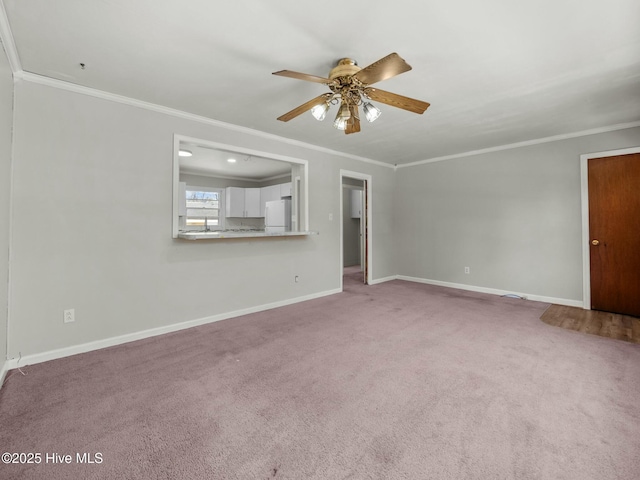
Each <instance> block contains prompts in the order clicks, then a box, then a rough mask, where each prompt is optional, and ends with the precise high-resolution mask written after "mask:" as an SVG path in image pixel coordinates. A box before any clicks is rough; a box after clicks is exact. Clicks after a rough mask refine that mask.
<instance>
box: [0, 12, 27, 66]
mask: <svg viewBox="0 0 640 480" xmlns="http://www.w3.org/2000/svg"><path fill="white" fill-rule="evenodd" d="M0 40H1V41H2V46H3V47H4V51H5V53H6V54H7V59H8V60H9V67H10V68H11V71H12V72H13V74H14V75H16V74H17V73H19V72H22V65H21V64H20V57H18V50H17V49H16V44H15V42H14V41H13V33H11V27H10V26H9V18H8V17H7V11H6V10H5V8H4V2H3V1H2V0H0Z"/></svg>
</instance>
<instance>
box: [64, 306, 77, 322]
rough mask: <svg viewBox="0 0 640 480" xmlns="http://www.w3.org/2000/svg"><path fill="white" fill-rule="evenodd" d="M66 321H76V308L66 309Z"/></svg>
mask: <svg viewBox="0 0 640 480" xmlns="http://www.w3.org/2000/svg"><path fill="white" fill-rule="evenodd" d="M63 318H64V323H71V322H75V321H76V310H75V308H70V309H69V310H65V311H64V317H63Z"/></svg>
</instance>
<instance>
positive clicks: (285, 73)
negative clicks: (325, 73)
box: [272, 70, 331, 84]
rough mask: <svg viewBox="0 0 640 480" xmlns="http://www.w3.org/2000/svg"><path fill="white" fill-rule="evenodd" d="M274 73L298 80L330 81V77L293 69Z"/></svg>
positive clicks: (325, 82) (274, 73)
mask: <svg viewBox="0 0 640 480" xmlns="http://www.w3.org/2000/svg"><path fill="white" fill-rule="evenodd" d="M272 75H280V76H281V77H289V78H296V79H298V80H306V81H307V82H316V83H324V84H327V83H330V82H331V80H329V79H328V78H322V77H316V76H315V75H309V74H306V73H299V72H292V71H291V70H280V71H279V72H273V73H272Z"/></svg>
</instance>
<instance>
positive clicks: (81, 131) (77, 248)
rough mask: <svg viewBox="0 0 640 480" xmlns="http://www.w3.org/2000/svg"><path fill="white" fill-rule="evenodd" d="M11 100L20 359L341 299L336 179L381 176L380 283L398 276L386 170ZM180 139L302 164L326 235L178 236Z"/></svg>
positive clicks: (72, 102)
mask: <svg viewBox="0 0 640 480" xmlns="http://www.w3.org/2000/svg"><path fill="white" fill-rule="evenodd" d="M15 94H16V107H15V137H14V160H13V161H14V163H13V168H14V178H13V193H12V196H13V204H12V209H13V218H14V223H13V227H12V231H11V236H12V245H13V247H12V252H11V262H12V285H11V309H10V316H9V318H10V322H11V328H10V332H9V352H8V353H9V355H10V356H11V357H13V358H15V357H16V356H17V354H18V352H22V355H29V354H34V353H40V352H45V351H49V350H52V349H57V348H64V347H69V346H73V345H78V344H82V343H86V342H91V341H96V340H102V339H107V338H110V337H114V336H118V335H124V334H128V333H134V332H139V331H143V330H146V329H151V328H155V327H162V326H167V325H171V324H175V323H179V322H184V321H188V320H194V319H199V318H204V317H208V316H211V315H216V314H220V313H225V312H232V311H236V310H238V309H244V308H250V307H252V306H260V305H264V304H268V303H271V302H276V301H280V300H286V299H291V298H296V297H300V296H305V295H311V294H317V293H321V292H326V291H330V290H334V289H337V288H339V286H340V278H341V274H342V269H341V265H340V262H339V258H340V255H339V248H340V239H339V234H340V228H339V227H340V225H339V222H338V221H337V219H339V218H340V216H339V210H338V209H339V205H340V189H341V183H340V169H347V170H352V171H359V172H362V173H366V174H369V175H372V176H373V202H372V203H373V205H374V213H373V214H374V225H377V226H378V227H379V228H377V229H376V230H375V231H374V239H373V240H374V252H373V256H374V262H373V263H374V265H373V275H374V278H382V277H386V276H389V275H393V274H395V270H394V264H393V257H392V252H393V248H392V247H393V232H392V228H391V212H392V210H393V188H394V171H393V169H391V168H386V167H381V166H377V165H373V164H369V163H364V162H359V161H356V160H350V159H346V158H344V157H339V156H332V155H330V154H327V153H324V152H319V151H316V150H311V149H307V148H304V147H301V146H296V145H290V144H287V143H283V142H279V141H277V140H275V139H271V138H264V137H260V136H253V135H248V134H245V133H243V132H239V131H234V130H226V129H223V128H219V127H214V126H210V125H206V124H202V123H196V122H192V121H189V120H186V119H182V118H176V117H171V116H168V115H164V114H161V113H157V112H151V111H148V110H144V109H140V108H136V107H132V106H128V105H123V104H119V103H115V102H110V101H107V100H103V99H98V98H93V97H90V96H85V95H81V94H77V93H74V92H69V91H65V90H60V89H55V88H52V87H47V86H42V85H38V84H35V83H30V82H27V81H20V82H18V83H17V84H16V86H15ZM176 133H177V134H182V135H186V136H190V137H195V138H201V139H204V140H209V141H215V142H222V143H226V144H230V145H237V146H242V147H245V148H250V149H255V150H260V151H265V152H271V153H275V154H280V155H286V156H291V157H296V158H301V159H305V160H308V161H309V177H310V178H309V196H310V229H311V230H315V231H318V232H319V233H320V234H319V235H317V236H312V237H306V238H304V237H303V238H277V239H275V238H274V239H261V240H260V239H258V240H256V239H245V240H239V239H237V240H232V241H227V240H223V241H203V242H190V241H184V240H177V239H175V240H174V239H172V238H171V215H172V161H173V160H172V151H173V135H174V134H176ZM329 214H332V216H333V219H334V220H333V221H330V220H329ZM34 218H38V220H39V224H38V226H37V227H38V228H37V229H35V228H34V220H33V219H34ZM294 275H298V276H299V277H300V282H299V283H294ZM36 300H37V301H36ZM67 308H75V310H76V321H75V323H71V324H64V323H63V322H62V312H63V310H64V309H67Z"/></svg>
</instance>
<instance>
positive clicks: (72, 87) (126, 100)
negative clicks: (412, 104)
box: [14, 71, 394, 169]
mask: <svg viewBox="0 0 640 480" xmlns="http://www.w3.org/2000/svg"><path fill="white" fill-rule="evenodd" d="M14 75H15V77H16V78H17V79H20V80H25V81H27V82H31V83H37V84H40V85H46V86H49V87H54V88H59V89H61V90H67V91H69V92H75V93H80V94H82V95H88V96H90V97H96V98H101V99H103V100H110V101H112V102H116V103H122V104H125V105H130V106H133V107H138V108H144V109H145V110H150V111H153V112H158V113H163V114H165V115H170V116H173V117H178V118H182V119H185V120H190V121H193V122H199V123H204V124H206V125H212V126H214V127H220V128H224V129H226V130H232V131H236V132H241V133H245V134H247V135H252V136H254V137H261V138H265V139H268V140H275V141H277V142H281V143H287V144H289V145H294V146H297V147H302V148H307V149H309V150H315V151H317V152H322V153H328V154H330V155H336V156H338V157H343V158H349V159H351V160H358V161H360V162H365V163H371V164H374V165H378V166H381V167H387V168H391V169H393V168H394V166H393V165H391V164H389V163H385V162H380V161H378V160H372V159H370V158H365V157H360V156H358V155H352V154H350V153H344V152H339V151H337V150H332V149H330V148H325V147H321V146H319V145H314V144H311V143H306V142H301V141H299V140H294V139H292V138H287V137H281V136H280V135H274V134H273V133H267V132H262V131H260V130H255V129H253V128H248V127H242V126H240V125H234V124H232V123H226V122H222V121H220V120H214V119H212V118H208V117H203V116H201V115H195V114H193V113H189V112H184V111H182V110H177V109H175V108H169V107H165V106H163V105H158V104H155V103H150V102H145V101H142V100H138V99H135V98H131V97H125V96H123V95H117V94H115V93H109V92H104V91H102V90H98V89H95V88H89V87H84V86H82V85H77V84H75V83H70V82H65V81H63V80H58V79H55V78H50V77H45V76H42V75H36V74H34V73H30V72H24V71H20V72H17V73H16V74H14Z"/></svg>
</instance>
